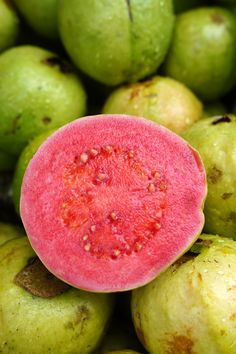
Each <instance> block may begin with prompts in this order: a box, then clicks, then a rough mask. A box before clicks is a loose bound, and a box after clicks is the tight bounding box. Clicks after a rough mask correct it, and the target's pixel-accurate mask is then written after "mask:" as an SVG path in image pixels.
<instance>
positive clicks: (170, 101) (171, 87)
mask: <svg viewBox="0 0 236 354" xmlns="http://www.w3.org/2000/svg"><path fill="white" fill-rule="evenodd" d="M103 113H108V114H113V113H115V114H116V113H120V114H122V113H123V114H131V115H135V116H141V117H145V118H148V119H150V120H152V121H154V122H156V123H158V124H161V125H164V126H165V127H167V128H169V129H170V130H172V131H174V132H176V133H181V132H183V131H184V130H186V129H187V128H188V127H189V126H191V125H192V124H193V123H194V122H195V121H197V120H198V119H200V118H201V116H202V103H201V102H200V100H199V99H198V98H197V97H196V96H195V95H194V94H193V93H192V92H191V91H190V90H189V89H188V88H187V87H186V86H185V85H183V84H182V83H181V82H178V81H176V80H173V79H171V78H168V77H161V76H154V77H152V78H151V79H149V80H145V81H142V82H139V83H134V84H130V85H127V86H123V87H119V88H118V89H116V90H114V91H113V92H112V93H111V94H110V96H109V97H108V99H107V100H106V102H105V105H104V107H103Z"/></svg>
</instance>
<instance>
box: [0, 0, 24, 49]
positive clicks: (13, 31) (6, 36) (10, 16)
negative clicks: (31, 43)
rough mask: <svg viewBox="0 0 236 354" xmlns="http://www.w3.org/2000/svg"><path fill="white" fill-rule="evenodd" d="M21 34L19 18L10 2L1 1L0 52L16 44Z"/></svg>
mask: <svg viewBox="0 0 236 354" xmlns="http://www.w3.org/2000/svg"><path fill="white" fill-rule="evenodd" d="M18 33H19V18H18V16H17V14H16V12H15V10H14V9H13V7H12V5H11V3H10V1H9V0H8V1H6V0H0V52H2V51H3V50H5V49H6V48H8V47H11V46H13V45H14V44H15V42H16V40H17V37H18Z"/></svg>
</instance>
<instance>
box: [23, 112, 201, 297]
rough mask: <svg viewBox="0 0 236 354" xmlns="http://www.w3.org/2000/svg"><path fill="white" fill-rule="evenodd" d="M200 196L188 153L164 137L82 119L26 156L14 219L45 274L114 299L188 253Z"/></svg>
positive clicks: (148, 128) (119, 120)
mask: <svg viewBox="0 0 236 354" xmlns="http://www.w3.org/2000/svg"><path fill="white" fill-rule="evenodd" d="M206 192H207V186H206V176H205V170H204V166H203V163H202V161H201V159H200V157H199V155H198V153H197V151H195V150H194V149H193V148H192V147H191V146H190V145H189V144H188V143H187V142H186V141H184V139H182V138H180V137H179V136H177V135H176V134H174V133H173V132H171V131H170V130H168V129H166V128H164V127H163V126H160V125H157V124H155V123H153V122H151V121H149V120H147V119H144V118H141V117H134V116H127V115H98V116H87V117H83V118H80V119H78V120H75V121H74V122H71V123H69V124H67V125H65V126H64V127H62V128H60V129H59V130H57V131H56V132H55V133H54V134H52V135H51V136H50V137H49V138H48V139H47V140H46V141H45V142H44V143H43V144H42V145H41V146H40V147H39V149H38V150H37V152H36V153H35V154H34V156H33V158H32V159H31V161H30V163H29V164H28V167H27V169H26V172H25V174H24V179H23V182H22V188H21V199H20V215H21V218H22V221H23V224H24V226H25V230H26V232H27V235H28V236H29V239H30V242H31V245H32V246H33V248H34V250H35V251H36V253H37V254H38V255H39V257H40V259H41V260H42V261H43V263H44V264H45V265H46V267H47V268H48V269H50V271H51V272H52V273H53V274H55V275H56V276H57V277H59V278H61V279H63V280H64V281H65V282H67V283H69V284H71V285H72V286H75V287H78V288H81V289H84V290H89V291H95V292H117V291H124V290H130V289H133V288H136V287H138V286H141V285H143V284H145V283H147V282H149V281H151V279H153V278H154V277H155V276H157V274H158V273H160V272H161V271H164V269H165V268H166V267H168V265H170V264H171V263H173V262H174V261H175V260H176V259H177V258H178V257H180V255H181V254H182V253H183V252H185V251H186V249H188V248H189V247H190V246H191V244H192V243H193V242H194V240H196V238H197V237H198V235H199V234H200V233H201V230H202V227H203V224H204V215H203V213H202V208H203V204H204V199H205V196H206ZM173 230H174V231H173Z"/></svg>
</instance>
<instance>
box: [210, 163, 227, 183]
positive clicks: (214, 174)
mask: <svg viewBox="0 0 236 354" xmlns="http://www.w3.org/2000/svg"><path fill="white" fill-rule="evenodd" d="M222 175H223V172H222V171H221V170H219V169H218V168H217V167H216V166H213V167H212V168H211V169H210V170H209V171H208V173H207V180H208V182H209V183H211V184H216V183H217V182H219V181H220V179H221V178H222Z"/></svg>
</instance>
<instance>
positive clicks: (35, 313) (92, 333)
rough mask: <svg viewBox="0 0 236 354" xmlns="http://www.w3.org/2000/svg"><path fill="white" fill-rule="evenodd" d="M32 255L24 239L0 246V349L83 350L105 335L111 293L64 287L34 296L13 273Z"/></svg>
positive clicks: (33, 353)
mask: <svg viewBox="0 0 236 354" xmlns="http://www.w3.org/2000/svg"><path fill="white" fill-rule="evenodd" d="M32 257H35V253H34V252H33V250H32V248H31V246H30V245H29V242H28V239H27V238H26V237H22V238H18V239H15V240H12V241H9V242H7V243H5V244H4V245H2V246H1V247H0V274H1V277H0V306H1V322H0V351H1V352H2V353H8V354H11V353H12V354H20V353H21V354H22V353H30V354H42V353H60V354H68V353H71V354H72V353H74V354H87V353H91V352H92V351H93V350H94V349H95V348H96V346H97V345H98V344H99V342H100V340H101V339H102V337H103V335H104V331H105V328H106V326H107V323H108V320H109V318H110V316H111V313H112V309H113V297H112V296H111V295H108V294H95V293H88V292H85V291H80V290H78V289H74V288H69V289H67V291H65V292H64V293H62V294H60V295H56V296H54V297H51V298H45V297H41V296H35V295H33V294H31V293H30V292H29V291H28V290H26V289H24V288H22V287H21V286H19V285H17V284H16V283H15V276H16V275H17V274H18V273H19V272H20V271H21V270H22V269H23V268H24V267H25V266H26V265H27V264H29V261H30V260H31V259H32Z"/></svg>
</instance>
